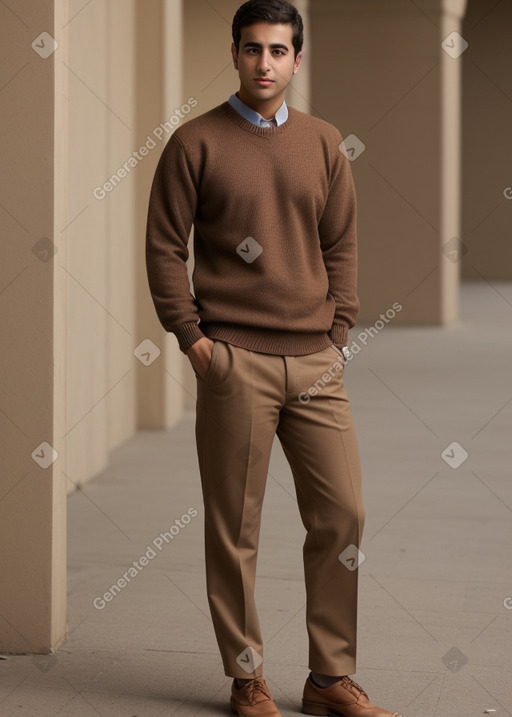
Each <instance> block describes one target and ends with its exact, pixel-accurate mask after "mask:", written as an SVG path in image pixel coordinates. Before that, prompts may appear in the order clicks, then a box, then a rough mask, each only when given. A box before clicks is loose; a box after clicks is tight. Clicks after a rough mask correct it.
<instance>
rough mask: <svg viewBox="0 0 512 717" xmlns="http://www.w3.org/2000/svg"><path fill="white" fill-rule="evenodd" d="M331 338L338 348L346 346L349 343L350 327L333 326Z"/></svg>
mask: <svg viewBox="0 0 512 717" xmlns="http://www.w3.org/2000/svg"><path fill="white" fill-rule="evenodd" d="M329 337H330V338H331V339H332V341H333V343H335V344H336V346H346V345H347V343H348V326H347V325H346V324H333V325H332V327H331V330H330V331H329Z"/></svg>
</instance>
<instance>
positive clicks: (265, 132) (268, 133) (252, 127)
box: [220, 100, 295, 139]
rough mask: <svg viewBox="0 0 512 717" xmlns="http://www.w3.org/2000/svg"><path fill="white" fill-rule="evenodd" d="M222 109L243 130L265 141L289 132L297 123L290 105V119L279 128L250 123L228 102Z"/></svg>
mask: <svg viewBox="0 0 512 717" xmlns="http://www.w3.org/2000/svg"><path fill="white" fill-rule="evenodd" d="M220 108H221V110H223V111H224V112H225V113H226V114H227V115H228V117H229V118H230V119H231V120H232V121H233V122H234V123H235V124H236V125H238V126H239V127H240V128H241V129H244V130H246V131H247V132H251V133H252V134H257V135H258V136H260V137H263V138H265V139H270V138H271V137H273V136H274V135H276V134H281V132H284V131H285V130H287V129H288V127H289V126H290V125H292V124H293V123H294V121H295V117H294V115H295V111H294V108H293V107H290V106H289V105H288V119H287V120H286V122H283V123H282V124H280V125H278V126H275V125H271V126H270V127H261V126H260V125H256V124H254V122H250V121H249V120H247V119H245V117H243V116H242V115H241V114H240V112H237V110H235V108H234V107H232V106H231V105H230V103H229V102H228V101H227V100H226V101H225V102H223V103H222V104H221V106H220Z"/></svg>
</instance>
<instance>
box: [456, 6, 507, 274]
mask: <svg viewBox="0 0 512 717" xmlns="http://www.w3.org/2000/svg"><path fill="white" fill-rule="evenodd" d="M511 32H512V3H510V2H500V3H496V4H493V5H492V8H491V6H490V3H489V2H488V0H469V2H468V11H467V13H466V17H465V20H464V25H463V35H464V37H465V38H466V40H467V41H468V42H469V48H468V50H467V51H466V52H465V54H464V64H463V125H462V142H463V184H462V186H463V197H462V233H461V237H462V240H463V242H464V244H465V248H466V250H467V253H466V254H465V256H464V258H463V263H462V275H463V277H464V278H470V279H482V280H485V279H502V280H507V279H508V280H510V279H511V278H512V242H511V241H510V239H511V232H512V170H511V164H512V163H511V157H512V132H511V131H510V128H511V127H512V102H511V99H512V82H511V68H512V59H511V53H512V50H511V43H510V36H511ZM507 188H508V190H507ZM506 190H507V193H508V196H509V197H510V199H507V198H506V197H505V196H504V191H506Z"/></svg>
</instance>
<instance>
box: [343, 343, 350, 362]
mask: <svg viewBox="0 0 512 717" xmlns="http://www.w3.org/2000/svg"><path fill="white" fill-rule="evenodd" d="M341 353H342V354H343V356H344V357H345V359H346V361H348V360H349V358H350V356H351V353H350V349H349V347H348V346H344V347H343V348H342V349H341Z"/></svg>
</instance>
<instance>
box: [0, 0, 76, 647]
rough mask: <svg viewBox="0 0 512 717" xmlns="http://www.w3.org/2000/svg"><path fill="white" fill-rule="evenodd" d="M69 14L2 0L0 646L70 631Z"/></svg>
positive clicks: (61, 8)
mask: <svg viewBox="0 0 512 717" xmlns="http://www.w3.org/2000/svg"><path fill="white" fill-rule="evenodd" d="M66 20H67V7H66V3H64V2H55V3H54V2H50V1H46V2H39V3H24V4H23V5H22V6H21V7H16V9H15V11H10V10H8V9H7V8H6V7H5V6H4V5H3V4H0V28H1V41H2V57H3V61H2V96H1V102H2V109H3V114H2V133H1V135H0V143H1V155H2V162H1V164H0V190H1V194H2V201H1V209H0V222H1V232H2V263H1V275H0V332H1V335H2V349H1V351H0V381H1V411H0V433H1V435H2V463H1V474H0V545H1V550H0V576H1V577H0V580H1V589H0V652H33V653H47V652H49V651H51V650H52V649H54V648H55V647H56V646H58V645H59V644H60V643H61V642H62V641H63V640H64V638H65V633H66V533H65V530H66V513H65V509H66V492H65V482H66V479H65V467H66V441H65V440H64V432H65V428H66V423H65V381H64V376H65V361H64V358H65V343H64V337H65V308H66V296H65V266H66V254H67V249H68V247H67V244H66V236H65V232H64V228H65V226H66V223H67V221H68V217H67V211H66V210H67V176H66V169H67V150H68V143H67V117H66V110H67V87H66V85H67V79H68V78H67V73H66V71H65V65H64V64H63V63H65V62H67V54H68V44H67V36H66V30H65V27H66ZM63 28H64V29H63ZM43 32H44V33H48V35H49V36H51V37H48V36H46V37H44V36H43V37H42V38H41V33H43ZM51 38H56V39H57V42H58V43H59V47H58V48H57V50H56V51H55V52H51V53H50V54H48V55H46V54H45V53H46V50H48V49H49V48H50V47H51V44H52V40H51ZM36 39H37V47H38V48H39V51H40V52H41V53H43V54H44V55H45V56H44V57H42V56H41V54H39V51H36V50H34V49H33V48H32V43H33V41H35V40H36ZM54 451H55V452H56V453H55V454H54Z"/></svg>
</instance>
